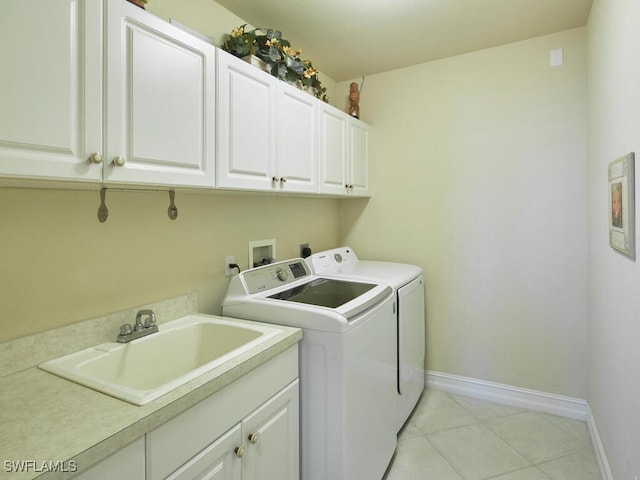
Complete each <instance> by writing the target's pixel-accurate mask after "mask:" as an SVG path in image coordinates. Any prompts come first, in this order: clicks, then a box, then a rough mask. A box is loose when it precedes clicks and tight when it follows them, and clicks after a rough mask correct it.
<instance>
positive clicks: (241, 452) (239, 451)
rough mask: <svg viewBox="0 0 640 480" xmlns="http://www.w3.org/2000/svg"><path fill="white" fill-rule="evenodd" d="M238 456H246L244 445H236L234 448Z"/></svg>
mask: <svg viewBox="0 0 640 480" xmlns="http://www.w3.org/2000/svg"><path fill="white" fill-rule="evenodd" d="M234 452H235V454H236V457H238V458H242V457H244V447H243V446H240V447H236V449H235V450H234Z"/></svg>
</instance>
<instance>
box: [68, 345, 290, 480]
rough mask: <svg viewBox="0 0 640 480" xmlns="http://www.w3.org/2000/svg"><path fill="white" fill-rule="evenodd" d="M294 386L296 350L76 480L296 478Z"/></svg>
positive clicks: (118, 452)
mask: <svg viewBox="0 0 640 480" xmlns="http://www.w3.org/2000/svg"><path fill="white" fill-rule="evenodd" d="M298 384H299V381H298V347H297V346H293V347H291V348H289V349H287V350H285V351H284V352H282V353H280V354H279V355H277V356H275V357H274V358H272V359H270V360H268V361H267V362H266V363H264V364H262V365H260V366H259V367H257V368H255V369H254V370H251V371H250V372H248V373H246V374H245V375H243V376H242V377H240V378H238V379H237V380H235V381H233V382H232V383H230V384H229V385H227V386H225V387H224V388H222V389H221V390H219V391H217V392H216V393H214V394H213V395H211V396H210V397H208V398H205V399H204V400H202V401H200V402H199V403H197V404H196V405H194V406H193V407H191V408H189V409H188V410H186V411H184V412H182V413H180V414H179V415H177V416H175V417H173V418H172V419H171V420H169V421H168V422H166V423H164V424H162V425H160V426H159V427H158V428H156V429H154V430H152V431H150V432H147V434H146V435H144V436H143V437H140V438H138V439H137V440H135V441H134V442H133V443H131V444H129V445H128V446H127V447H124V448H123V449H122V450H119V451H117V452H116V453H114V454H113V455H111V456H109V457H107V458H105V459H104V460H102V461H101V462H99V463H97V464H95V465H93V466H92V467H90V468H89V469H87V470H84V471H83V472H81V473H80V474H79V475H78V476H77V477H74V478H76V479H79V480H112V479H118V480H144V479H146V480H160V479H163V480H164V479H167V480H178V479H179V480H196V479H197V480H205V479H207V480H299V478H300V459H299V458H300V457H299V455H300V453H299V443H300V442H299V432H298V429H299V386H298ZM168 408H170V406H168Z"/></svg>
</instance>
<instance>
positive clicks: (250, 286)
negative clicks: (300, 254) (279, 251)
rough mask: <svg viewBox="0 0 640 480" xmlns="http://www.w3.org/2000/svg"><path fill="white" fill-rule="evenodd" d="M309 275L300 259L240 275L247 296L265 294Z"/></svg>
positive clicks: (274, 264) (277, 263) (273, 264)
mask: <svg viewBox="0 0 640 480" xmlns="http://www.w3.org/2000/svg"><path fill="white" fill-rule="evenodd" d="M310 275H311V270H310V269H309V266H308V265H307V264H306V262H305V261H304V260H303V259H302V258H294V259H292V260H284V261H282V262H276V263H271V264H269V265H265V266H264V267H258V268H252V269H250V270H245V271H244V272H242V273H241V274H240V276H241V277H242V280H243V282H244V285H245V287H246V290H247V293H249V294H253V293H260V292H266V291H268V290H272V289H274V288H278V287H282V286H283V285H288V284H289V283H292V282H295V281H297V280H300V279H301V278H305V277H308V276H310Z"/></svg>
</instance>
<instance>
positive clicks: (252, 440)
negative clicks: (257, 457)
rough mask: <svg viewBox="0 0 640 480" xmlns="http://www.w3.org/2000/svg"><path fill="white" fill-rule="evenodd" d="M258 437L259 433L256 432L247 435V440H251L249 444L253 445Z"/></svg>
mask: <svg viewBox="0 0 640 480" xmlns="http://www.w3.org/2000/svg"><path fill="white" fill-rule="evenodd" d="M259 439H260V435H259V434H258V432H256V433H252V434H251V435H249V442H251V445H255V444H256V443H258V440H259Z"/></svg>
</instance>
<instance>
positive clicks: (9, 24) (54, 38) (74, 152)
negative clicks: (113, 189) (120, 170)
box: [0, 0, 102, 182]
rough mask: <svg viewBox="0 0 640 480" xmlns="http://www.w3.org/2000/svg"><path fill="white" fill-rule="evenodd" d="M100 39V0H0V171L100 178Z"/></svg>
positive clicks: (26, 175) (12, 174) (8, 174)
mask: <svg viewBox="0 0 640 480" xmlns="http://www.w3.org/2000/svg"><path fill="white" fill-rule="evenodd" d="M101 41H102V11H101V7H100V2H96V1H84V0H38V1H36V0H31V1H9V0H6V1H3V2H2V3H0V59H2V60H1V62H2V74H0V99H1V104H2V108H1V110H0V175H2V176H5V177H16V178H36V179H63V180H86V181H93V182H96V181H100V180H101V179H102V165H101V164H92V163H91V162H90V161H89V157H90V156H91V155H92V154H94V153H96V154H100V153H101V152H102V48H101ZM93 158H94V159H96V160H97V159H99V157H97V156H94V157H93Z"/></svg>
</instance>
